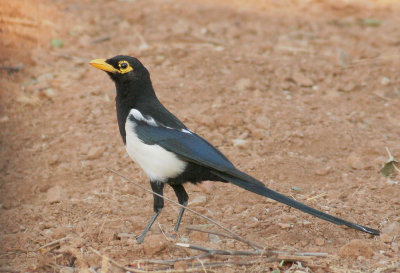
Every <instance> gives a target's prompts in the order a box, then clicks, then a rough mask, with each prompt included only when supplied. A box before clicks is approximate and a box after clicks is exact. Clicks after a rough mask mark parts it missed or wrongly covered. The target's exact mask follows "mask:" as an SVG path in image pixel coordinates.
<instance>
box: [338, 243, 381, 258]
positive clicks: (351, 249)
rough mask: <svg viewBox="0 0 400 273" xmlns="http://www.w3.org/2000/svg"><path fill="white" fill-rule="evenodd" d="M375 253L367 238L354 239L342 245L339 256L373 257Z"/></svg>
mask: <svg viewBox="0 0 400 273" xmlns="http://www.w3.org/2000/svg"><path fill="white" fill-rule="evenodd" d="M373 255H374V252H373V251H372V249H371V247H370V244H369V242H368V241H366V240H362V239H354V240H351V241H350V243H348V244H346V245H344V246H342V247H341V248H340V249H339V256H340V257H342V258H357V257H358V256H363V257H365V258H371V257H372V256H373Z"/></svg>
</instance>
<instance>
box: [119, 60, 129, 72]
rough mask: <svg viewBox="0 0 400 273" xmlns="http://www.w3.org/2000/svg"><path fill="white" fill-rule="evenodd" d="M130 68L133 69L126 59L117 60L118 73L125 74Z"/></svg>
mask: <svg viewBox="0 0 400 273" xmlns="http://www.w3.org/2000/svg"><path fill="white" fill-rule="evenodd" d="M132 70H133V68H132V66H131V65H130V64H129V63H128V62H127V61H119V62H118V72H119V73H121V74H125V73H128V72H129V71H132Z"/></svg>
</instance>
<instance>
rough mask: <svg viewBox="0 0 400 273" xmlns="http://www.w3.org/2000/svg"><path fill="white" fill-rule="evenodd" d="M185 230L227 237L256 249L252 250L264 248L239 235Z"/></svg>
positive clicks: (198, 229) (195, 229) (203, 230)
mask: <svg viewBox="0 0 400 273" xmlns="http://www.w3.org/2000/svg"><path fill="white" fill-rule="evenodd" d="M186 229H188V230H194V231H198V232H205V233H210V234H214V235H218V236H222V237H227V238H231V239H235V240H237V241H240V242H242V243H246V244H248V245H249V246H251V247H253V248H254V246H256V248H254V249H264V248H265V247H263V246H262V245H260V244H257V243H255V242H252V241H250V240H248V239H246V238H243V237H241V236H239V235H236V234H226V233H222V232H218V231H214V230H205V229H201V228H197V227H186Z"/></svg>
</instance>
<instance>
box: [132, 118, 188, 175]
mask: <svg viewBox="0 0 400 273" xmlns="http://www.w3.org/2000/svg"><path fill="white" fill-rule="evenodd" d="M135 126H136V124H135V123H134V122H132V121H130V120H129V118H128V119H127V121H126V123H125V131H126V144H125V148H126V151H127V152H128V155H129V156H130V158H132V160H134V161H135V162H136V163H138V164H139V165H140V167H141V168H142V169H143V170H144V172H145V173H146V174H147V176H148V177H149V179H150V180H152V181H159V182H165V181H167V180H168V178H174V177H176V176H178V175H179V174H181V173H182V172H183V170H184V169H185V167H186V165H187V163H186V162H185V161H182V160H180V159H179V158H178V157H177V156H176V155H175V154H174V153H171V152H169V151H167V150H165V149H164V148H162V147H161V146H159V145H148V144H145V143H143V142H142V141H141V140H140V139H139V138H138V137H137V135H136V133H135Z"/></svg>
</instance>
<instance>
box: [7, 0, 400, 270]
mask: <svg viewBox="0 0 400 273" xmlns="http://www.w3.org/2000/svg"><path fill="white" fill-rule="evenodd" d="M213 2H214V1H211V0H210V1H179V0H167V1H163V0H150V1H145V0H136V1H115V0H98V1H90V0H83V1H82V0H57V1H50V0H49V1H46V0H40V1H39V0H38V1H28V0H25V1H23V0H19V1H8V0H2V1H0V6H1V7H2V8H1V9H0V46H1V49H0V51H1V52H0V59H1V64H0V65H1V66H0V73H1V78H0V85H1V93H0V94H1V97H0V103H1V104H0V107H1V108H0V141H1V147H0V171H1V173H0V179H1V182H0V191H1V192H0V198H1V207H0V212H1V214H0V225H1V226H0V238H1V248H0V251H1V253H0V255H1V257H0V269H1V272H4V271H7V270H11V271H9V272H64V273H66V272H74V270H75V272H100V271H101V272H107V271H108V272H123V270H122V269H121V268H119V267H118V266H116V265H115V264H111V263H110V262H108V260H107V258H105V257H108V258H110V259H113V260H115V261H116V262H118V263H119V264H120V265H123V266H130V267H132V268H136V269H142V270H145V269H151V268H156V269H166V268H175V270H177V271H178V272H179V270H181V271H182V270H184V269H185V268H187V270H192V271H193V270H195V269H192V268H191V267H192V265H197V266H200V267H197V269H196V270H198V271H200V272H215V271H216V272H241V271H246V272H265V271H266V272H268V271H272V270H274V272H284V271H287V272H294V271H296V270H297V271H296V272H297V273H299V272H306V271H308V272H399V271H400V258H399V257H400V250H399V246H400V236H399V235H400V185H399V181H400V179H399V178H400V175H399V173H398V171H397V170H396V169H393V171H392V173H391V174H390V175H389V176H388V177H384V176H383V175H382V174H381V173H380V172H379V171H380V169H381V167H382V165H383V164H384V163H385V162H386V161H387V160H388V158H389V157H388V153H387V150H386V148H388V149H389V150H390V152H391V154H392V155H393V156H394V158H398V159H400V119H399V117H400V107H399V103H400V80H399V71H400V17H399V16H398V15H399V13H400V7H399V4H398V2H395V1H380V2H378V1H333V0H332V1H283V2H282V1H265V3H264V2H263V1H256V0H253V1H244V0H243V1H240V0H238V1H228V0H226V1H219V2H218V3H213ZM117 54H127V55H133V56H136V57H138V58H140V59H141V60H142V62H143V63H144V64H145V65H146V66H147V67H148V69H149V70H150V72H151V75H152V80H153V83H154V86H155V89H156V91H157V93H158V95H159V98H160V99H161V101H162V102H163V103H164V104H165V105H166V106H167V107H168V108H169V109H170V110H171V111H172V112H174V113H176V115H177V116H178V117H179V118H181V119H182V120H183V121H184V122H185V123H186V124H187V125H188V127H189V128H191V129H192V130H194V131H196V132H197V133H199V134H200V135H202V136H204V137H205V138H206V139H208V140H210V141H211V142H212V143H213V144H214V145H216V146H217V147H218V148H219V149H220V150H221V151H223V152H224V153H225V154H226V155H227V156H228V157H229V158H230V159H231V160H232V161H233V162H234V163H235V164H236V165H237V166H238V167H239V168H240V169H241V170H243V171H245V172H248V173H249V174H251V175H253V176H255V177H257V178H258V179H260V180H262V181H263V182H264V183H265V184H266V185H267V186H269V187H270V188H272V189H274V190H277V191H279V192H281V193H284V194H286V195H289V196H291V197H293V198H295V199H297V200H299V201H301V202H304V203H306V204H308V205H310V206H312V207H315V208H317V209H320V210H322V211H325V212H328V213H330V214H333V215H337V216H339V217H342V218H345V219H348V220H350V221H353V222H356V223H360V224H363V225H367V226H371V227H374V228H378V229H380V230H381V231H382V234H383V235H382V236H380V237H373V236H370V235H367V234H364V233H362V232H358V231H354V230H352V229H347V228H343V227H340V226H336V225H334V224H331V223H327V222H325V221H322V220H319V219H316V218H314V217H312V216H309V215H306V214H304V213H301V212H299V211H297V210H295V209H290V208H288V207H287V206H284V205H282V204H278V203H276V202H274V201H271V200H267V199H265V198H261V197H259V196H255V195H254V194H252V193H249V192H246V191H244V190H241V189H239V188H237V187H235V186H233V185H225V184H218V183H216V184H213V185H210V184H206V186H204V187H198V186H193V185H188V186H187V190H188V192H189V195H190V200H191V201H192V203H190V205H189V207H190V208H192V209H194V210H196V211H198V212H200V213H202V214H204V215H206V216H208V217H210V218H212V219H214V220H217V221H218V222H219V223H221V224H222V225H224V226H225V227H227V228H229V229H231V230H233V231H234V232H236V233H238V234H240V235H241V236H244V237H246V238H248V239H250V240H252V241H254V242H257V243H258V244H260V245H263V246H265V247H267V248H269V249H274V250H283V251H289V252H294V251H300V252H326V253H328V256H325V257H306V258H301V257H294V258H293V259H292V260H294V261H301V262H302V263H301V265H300V264H298V263H296V262H294V263H292V262H290V260H291V259H290V257H287V258H284V257H282V255H281V256H279V257H278V261H274V260H272V259H270V260H268V258H267V257H260V256H256V257H254V256H253V257H252V256H250V257H246V256H221V255H217V256H214V257H208V258H203V259H202V260H201V262H202V263H203V264H204V265H205V268H203V267H202V266H201V264H200V261H199V260H198V259H197V260H196V259H195V260H192V261H186V262H184V261H183V262H182V261H181V262H176V263H175V264H174V263H172V264H174V266H172V267H171V266H168V265H165V264H164V265H162V264H155V265H149V264H148V263H146V262H145V261H143V260H148V259H153V260H171V259H179V258H183V257H189V256H194V255H198V254H201V253H202V252H199V251H196V250H191V249H185V248H182V247H179V246H176V245H175V243H179V242H180V243H193V244H197V245H201V246H205V247H212V248H215V249H227V250H251V248H250V247H249V246H248V245H246V244H244V243H241V242H238V241H237V240H234V239H231V238H225V237H223V236H216V235H209V234H207V233H200V232H194V231H190V230H188V229H186V227H189V226H197V227H198V226H200V227H202V228H205V229H208V230H219V231H221V230H220V229H218V228H217V227H215V226H212V225H210V223H209V222H207V221H205V220H203V219H201V218H199V217H198V216H196V215H194V214H192V213H190V212H187V213H186V214H185V215H184V218H183V223H182V226H181V230H180V231H179V233H178V234H177V238H176V239H171V238H170V235H171V233H172V228H173V225H174V222H175V219H176V216H177V212H178V210H179V208H177V207H176V206H175V205H173V204H171V203H168V202H167V204H166V207H165V209H164V211H163V213H162V214H161V216H160V217H159V219H158V220H157V223H156V224H155V225H154V227H153V228H152V230H151V232H150V235H149V237H147V239H146V241H145V242H144V244H142V245H138V244H137V243H136V241H135V240H134V237H133V236H135V235H138V234H139V233H140V232H141V231H142V230H143V228H144V226H145V225H146V223H147V221H148V220H149V218H150V216H151V215H152V196H151V194H148V193H146V192H144V191H143V190H141V189H139V188H137V187H135V186H134V185H132V184H131V183H129V182H127V181H125V180H124V179H122V178H121V177H119V176H117V175H116V174H113V173H111V172H110V171H109V170H107V169H106V167H109V168H113V169H115V170H118V171H120V172H121V173H123V174H124V175H126V176H128V177H130V178H131V179H133V180H134V181H136V182H137V183H139V184H141V185H143V186H145V187H147V188H150V187H149V184H148V181H147V179H146V177H145V175H144V174H143V172H142V171H141V170H140V169H139V167H138V166H137V165H135V164H134V163H133V162H131V160H130V159H129V158H128V156H127V155H126V153H125V150H124V147H123V144H122V141H121V139H120V136H119V133H118V129H117V123H116V115H115V109H114V101H113V100H114V94H115V93H114V86H113V84H112V82H111V81H110V80H109V79H108V77H107V76H106V75H105V73H103V72H101V71H99V70H97V69H94V68H92V67H90V66H89V65H88V61H90V60H91V59H94V58H108V57H112V56H114V55H117ZM165 195H166V196H168V197H171V198H172V199H173V200H175V196H174V193H173V191H172V190H171V189H170V188H167V190H166V192H165ZM162 232H163V233H164V234H165V236H164V235H163V233H162ZM58 239H61V240H60V241H58V243H57V241H56V240H58ZM48 243H53V244H51V245H50V246H48V247H43V246H45V245H46V244H48ZM40 247H42V248H40ZM97 254H100V256H99V255H97ZM270 258H271V257H270ZM281 260H282V261H281ZM211 262H213V263H217V264H216V265H215V267H214V268H210V267H209V266H208V265H207V264H209V263H211ZM220 262H225V263H224V264H222V265H221V263H220ZM246 263H247V264H246ZM125 271H126V270H125Z"/></svg>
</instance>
